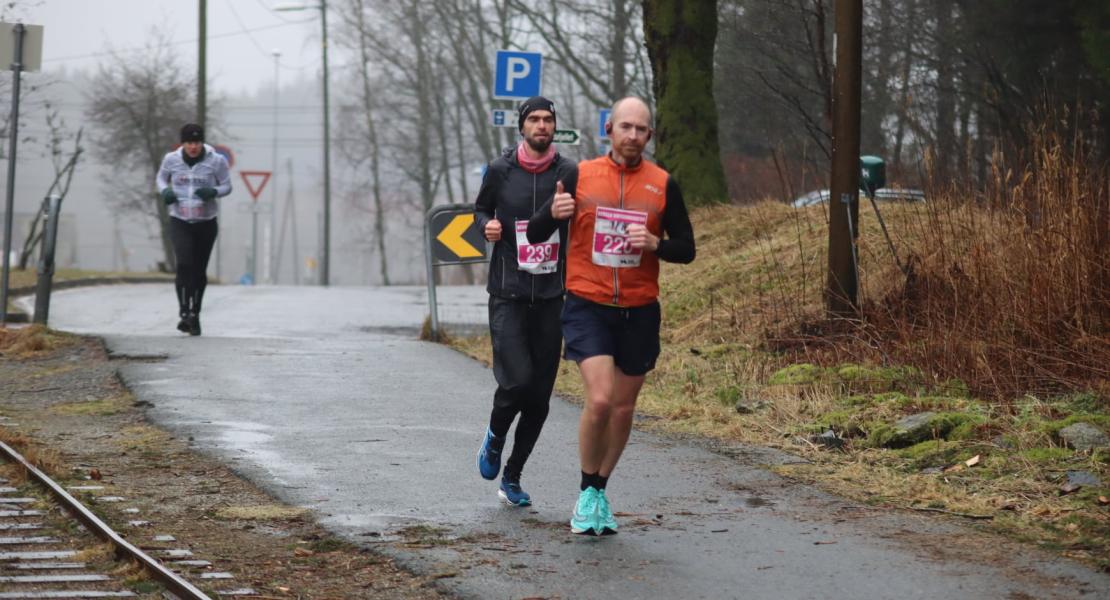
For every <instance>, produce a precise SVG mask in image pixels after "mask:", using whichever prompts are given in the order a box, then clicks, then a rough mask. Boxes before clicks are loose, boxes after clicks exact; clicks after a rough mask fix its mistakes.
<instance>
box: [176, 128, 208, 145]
mask: <svg viewBox="0 0 1110 600" xmlns="http://www.w3.org/2000/svg"><path fill="white" fill-rule="evenodd" d="M203 141H204V128H203V127H201V126H200V125H197V124H196V123H188V124H186V125H185V126H184V127H182V128H181V143H182V144H184V143H185V142H203Z"/></svg>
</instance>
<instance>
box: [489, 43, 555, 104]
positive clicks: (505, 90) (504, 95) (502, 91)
mask: <svg viewBox="0 0 1110 600" xmlns="http://www.w3.org/2000/svg"><path fill="white" fill-rule="evenodd" d="M495 65H496V69H495V75H494V78H493V97H494V98H499V99H504V100H526V99H528V98H531V97H532V96H539V95H540V83H541V80H542V74H543V55H541V54H540V53H539V52H516V51H513V50H498V51H497V59H496V63H495Z"/></svg>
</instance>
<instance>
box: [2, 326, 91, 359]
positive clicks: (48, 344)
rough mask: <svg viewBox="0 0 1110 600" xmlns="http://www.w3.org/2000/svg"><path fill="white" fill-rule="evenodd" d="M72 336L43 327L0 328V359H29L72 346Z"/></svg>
mask: <svg viewBox="0 0 1110 600" xmlns="http://www.w3.org/2000/svg"><path fill="white" fill-rule="evenodd" d="M75 339H76V338H74V337H73V336H71V335H69V334H66V333H61V332H58V331H53V330H51V329H48V328H47V327H45V326H43V325H38V324H35V325H28V326H9V327H0V357H4V358H29V357H32V356H38V355H41V354H45V353H47V352H51V351H53V350H55V349H57V348H60V347H62V346H65V345H69V344H73V343H74V340H75Z"/></svg>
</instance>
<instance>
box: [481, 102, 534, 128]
mask: <svg viewBox="0 0 1110 600" xmlns="http://www.w3.org/2000/svg"><path fill="white" fill-rule="evenodd" d="M529 97H530V96H529ZM490 123H492V124H493V126H494V127H516V111H515V110H506V109H503V108H495V109H493V110H492V111H491V112H490Z"/></svg>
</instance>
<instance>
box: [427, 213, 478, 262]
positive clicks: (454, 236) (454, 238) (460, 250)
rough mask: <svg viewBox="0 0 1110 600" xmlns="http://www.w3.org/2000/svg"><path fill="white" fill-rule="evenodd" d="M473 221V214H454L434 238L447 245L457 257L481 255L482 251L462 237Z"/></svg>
mask: <svg viewBox="0 0 1110 600" xmlns="http://www.w3.org/2000/svg"><path fill="white" fill-rule="evenodd" d="M473 223H474V214H473V213H471V214H465V215H456V216H455V218H454V219H451V222H450V223H448V224H447V227H444V228H443V231H441V232H439V235H437V236H436V240H437V241H439V243H441V244H443V245H444V246H447V248H449V249H450V250H451V252H454V253H455V254H457V255H458V256H459V258H475V257H478V256H481V255H482V252H481V251H480V250H478V249H477V248H475V247H474V246H472V245H471V244H470V242H468V241H466V240H464V239H463V237H462V236H463V233H465V232H466V230H467V228H468V227H470V226H471V224H473Z"/></svg>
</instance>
